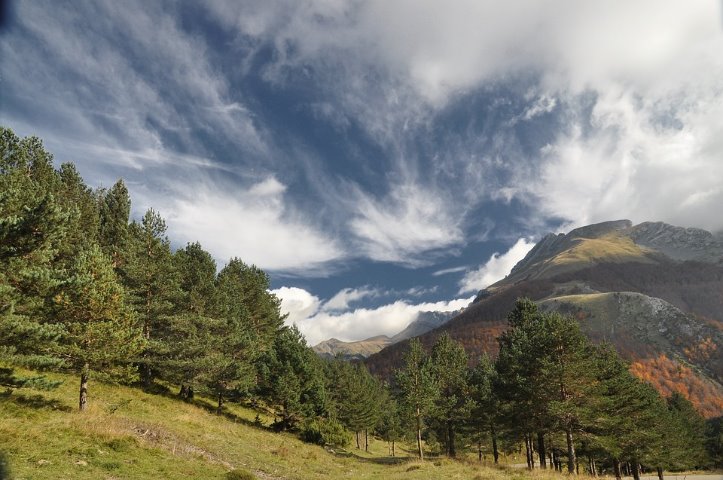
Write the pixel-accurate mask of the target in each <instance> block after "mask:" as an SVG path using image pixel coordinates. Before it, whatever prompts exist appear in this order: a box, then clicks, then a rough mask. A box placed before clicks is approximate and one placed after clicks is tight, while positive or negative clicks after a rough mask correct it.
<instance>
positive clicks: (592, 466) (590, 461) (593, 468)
mask: <svg viewBox="0 0 723 480" xmlns="http://www.w3.org/2000/svg"><path fill="white" fill-rule="evenodd" d="M587 461H588V464H589V465H590V475H592V476H593V477H597V467H596V466H595V459H594V458H593V457H592V456H590V455H588V457H587Z"/></svg>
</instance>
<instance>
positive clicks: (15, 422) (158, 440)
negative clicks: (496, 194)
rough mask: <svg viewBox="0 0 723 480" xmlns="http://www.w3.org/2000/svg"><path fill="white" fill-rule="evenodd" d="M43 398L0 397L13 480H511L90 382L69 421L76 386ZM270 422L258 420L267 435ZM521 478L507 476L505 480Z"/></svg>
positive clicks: (0, 428)
mask: <svg viewBox="0 0 723 480" xmlns="http://www.w3.org/2000/svg"><path fill="white" fill-rule="evenodd" d="M49 377H51V378H52V379H59V380H62V381H63V382H64V383H63V384H62V385H61V386H60V387H59V388H58V389H56V390H53V391H49V392H48V391H39V390H33V389H29V388H22V389H18V390H15V391H12V392H11V391H10V390H8V391H6V392H4V393H2V392H0V453H4V454H5V456H6V457H7V459H8V460H9V463H10V470H11V473H12V474H13V475H14V477H13V478H16V479H24V480H31V479H38V480H40V479H43V480H45V479H50V478H52V479H74V480H97V479H105V480H120V479H133V480H139V479H140V480H142V479H159V478H163V479H179V480H180V479H184V480H186V479H225V478H245V477H231V476H227V475H229V474H228V472H230V471H232V470H237V471H239V472H240V471H245V472H248V473H251V474H252V475H253V476H254V477H253V478H259V479H269V480H273V479H323V478H328V479H337V478H350V479H356V478H359V479H433V478H468V479H472V478H489V479H491V480H503V479H506V478H513V475H511V474H509V473H506V472H505V471H502V470H498V469H492V468H486V467H483V466H480V465H479V464H474V463H465V462H454V461H449V460H439V461H428V462H423V463H420V462H418V461H417V460H416V459H414V458H413V456H408V453H409V455H414V451H413V450H412V449H409V452H408V451H407V449H406V446H405V445H398V446H397V455H399V456H398V457H395V458H391V457H389V456H388V450H387V445H386V443H385V442H382V441H379V440H373V439H372V441H371V444H370V453H365V452H364V451H362V450H356V449H354V448H350V449H349V451H348V452H345V451H334V450H330V449H324V448H322V447H319V446H316V445H311V444H306V443H303V442H301V441H300V440H298V439H297V438H296V437H295V436H293V435H291V434H285V433H274V432H272V431H271V430H269V429H267V428H265V427H263V426H259V425H257V424H256V423H255V421H256V415H257V414H259V412H258V411H256V410H252V409H249V408H244V407H242V406H239V405H234V404H227V405H228V406H227V410H226V414H225V415H217V414H215V413H213V410H214V409H213V404H212V402H211V401H208V402H206V401H204V400H203V399H201V400H198V401H196V403H195V404H189V403H185V402H183V401H180V400H178V399H177V398H175V396H174V395H168V396H163V395H153V394H148V393H144V392H142V391H141V390H138V389H135V388H129V387H122V386H111V385H104V384H101V383H100V382H93V385H92V391H91V392H90V393H91V396H90V406H89V408H88V411H86V412H84V413H79V412H77V411H76V405H77V385H76V383H77V379H76V378H75V377H71V376H67V375H59V374H52V375H49ZM271 420H272V418H270V417H267V416H265V415H264V414H263V413H261V414H260V418H259V421H260V422H261V423H262V424H265V425H268V424H269V423H270V422H271ZM521 477H522V478H525V477H527V475H526V474H523V473H521V472H520V473H518V472H515V474H514V478H516V479H519V478H521Z"/></svg>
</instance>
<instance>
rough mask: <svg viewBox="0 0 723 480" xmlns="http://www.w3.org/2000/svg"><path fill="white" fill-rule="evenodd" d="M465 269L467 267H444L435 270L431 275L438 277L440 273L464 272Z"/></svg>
mask: <svg viewBox="0 0 723 480" xmlns="http://www.w3.org/2000/svg"><path fill="white" fill-rule="evenodd" d="M465 270H467V267H452V268H444V269H442V270H437V271H436V272H434V273H432V275H433V276H435V277H439V276H440V275H448V274H450V273H457V272H464V271H465Z"/></svg>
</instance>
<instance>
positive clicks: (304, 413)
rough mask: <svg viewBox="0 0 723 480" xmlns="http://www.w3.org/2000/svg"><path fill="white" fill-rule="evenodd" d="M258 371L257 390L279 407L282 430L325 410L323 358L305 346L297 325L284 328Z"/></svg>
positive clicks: (264, 357) (318, 414) (277, 409)
mask: <svg viewBox="0 0 723 480" xmlns="http://www.w3.org/2000/svg"><path fill="white" fill-rule="evenodd" d="M257 371H258V378H259V384H258V386H257V389H256V392H257V393H259V394H260V395H263V396H266V397H267V398H269V399H270V400H271V403H272V404H273V405H274V406H275V407H276V413H277V415H278V416H279V417H280V421H279V422H277V425H276V426H277V427H278V428H279V429H284V430H285V429H291V428H294V427H295V426H296V425H297V424H298V423H299V422H300V421H302V420H304V419H310V418H314V417H317V416H320V415H323V414H324V413H325V412H326V409H327V391H326V386H325V384H324V369H323V365H322V362H321V359H319V357H318V356H317V355H316V353H314V351H313V350H312V349H311V348H309V347H308V346H307V345H306V341H305V340H304V337H303V336H302V335H301V332H299V330H298V329H297V328H296V326H292V327H284V328H283V329H281V331H280V332H279V333H278V334H277V336H276V338H275V340H274V345H273V347H272V348H271V349H270V350H269V351H267V352H265V353H264V355H263V356H262V357H261V358H260V359H259V360H258V362H257Z"/></svg>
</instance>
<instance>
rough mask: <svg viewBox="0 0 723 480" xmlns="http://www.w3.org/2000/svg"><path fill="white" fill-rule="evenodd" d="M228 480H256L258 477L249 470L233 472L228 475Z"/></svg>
mask: <svg viewBox="0 0 723 480" xmlns="http://www.w3.org/2000/svg"><path fill="white" fill-rule="evenodd" d="M226 480H256V475H254V474H253V473H251V472H249V471H248V470H231V471H230V472H227V473H226Z"/></svg>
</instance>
